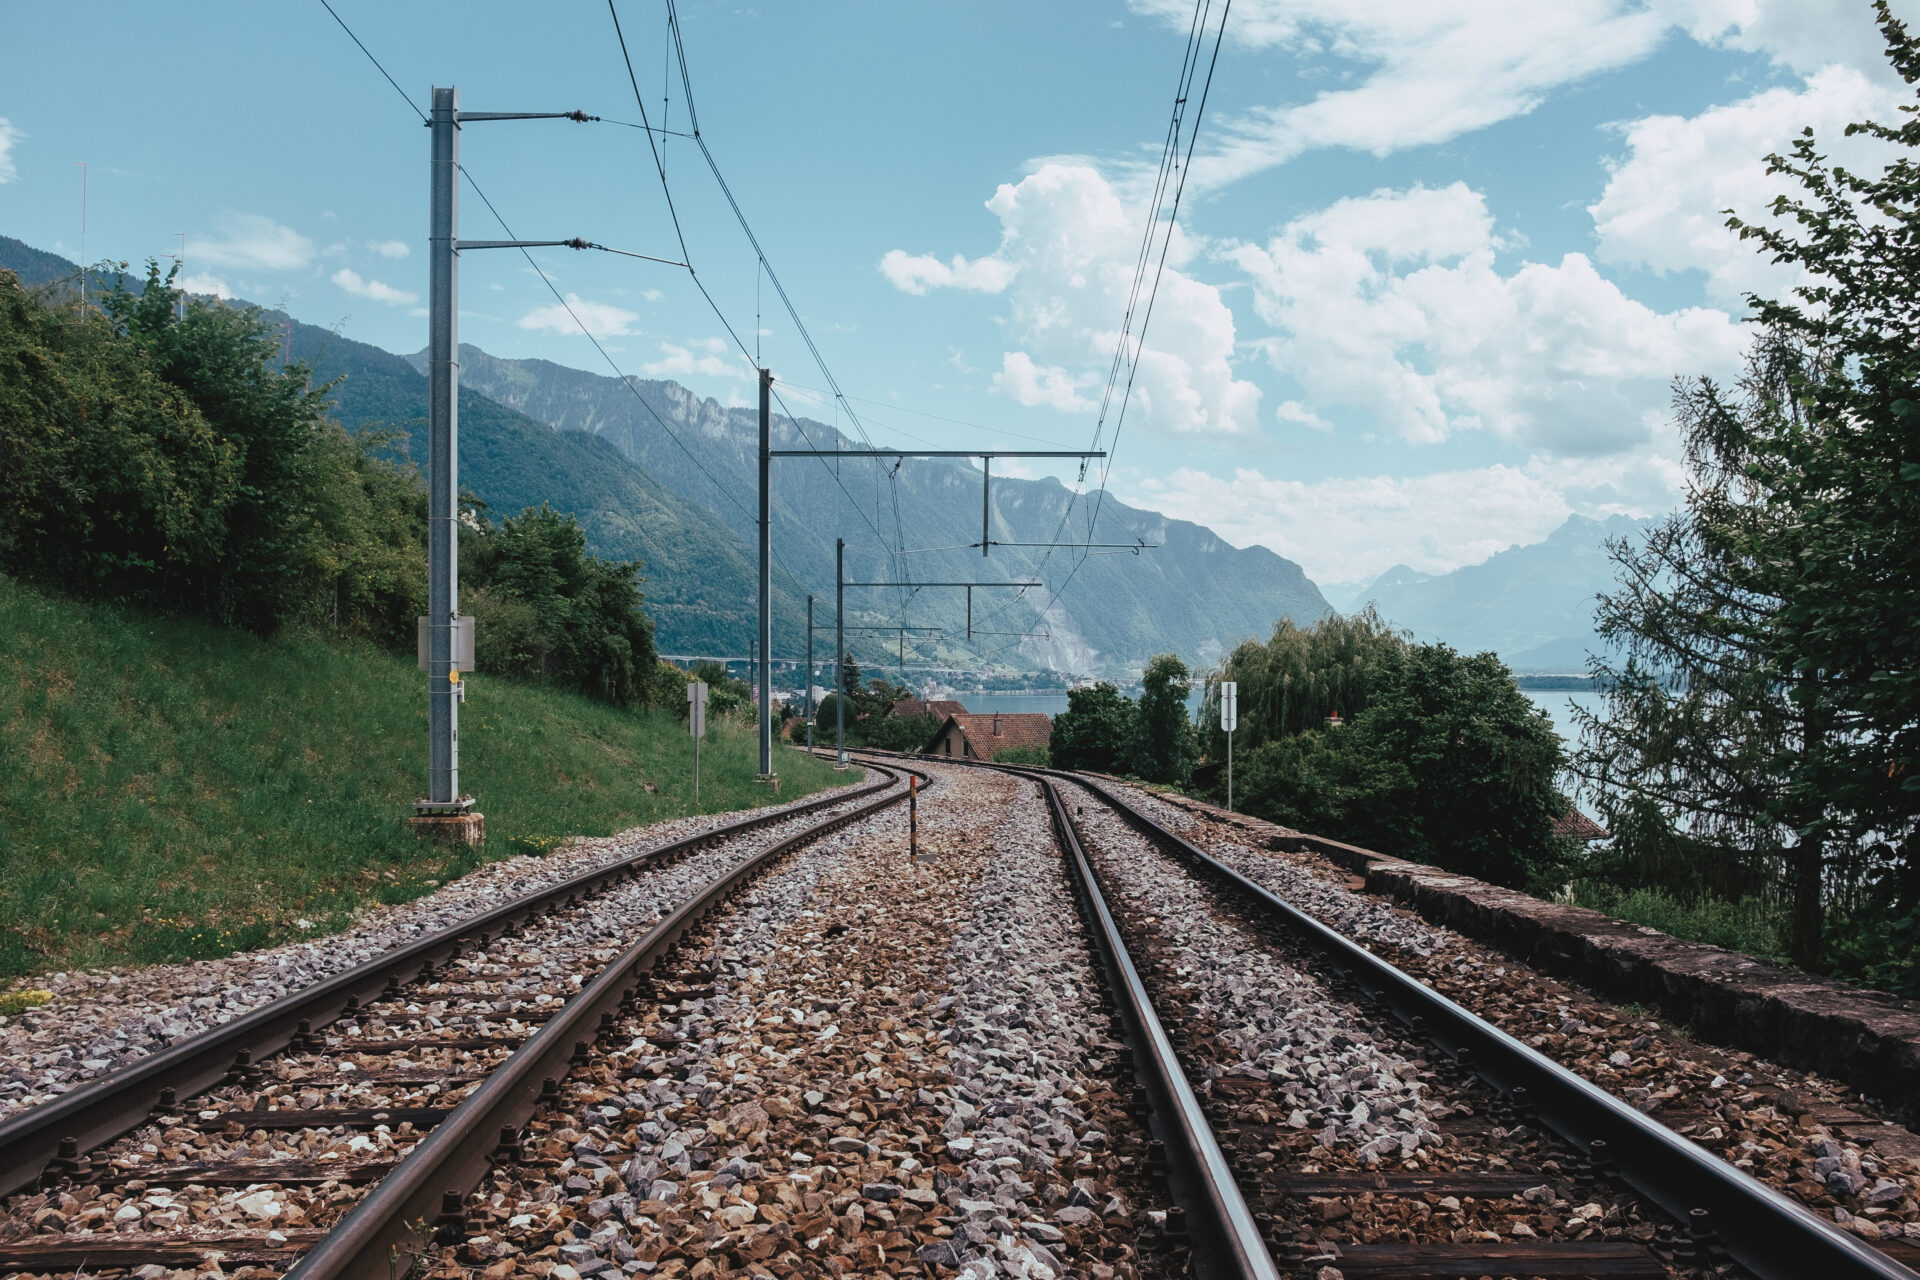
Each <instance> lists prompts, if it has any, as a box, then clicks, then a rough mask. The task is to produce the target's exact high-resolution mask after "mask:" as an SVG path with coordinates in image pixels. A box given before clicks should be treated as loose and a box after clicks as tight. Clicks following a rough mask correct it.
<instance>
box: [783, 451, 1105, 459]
mask: <svg viewBox="0 0 1920 1280" xmlns="http://www.w3.org/2000/svg"><path fill="white" fill-rule="evenodd" d="M768 456H769V457H773V458H1104V457H1106V456H1107V451H1106V450H1105V449H770V450H768Z"/></svg>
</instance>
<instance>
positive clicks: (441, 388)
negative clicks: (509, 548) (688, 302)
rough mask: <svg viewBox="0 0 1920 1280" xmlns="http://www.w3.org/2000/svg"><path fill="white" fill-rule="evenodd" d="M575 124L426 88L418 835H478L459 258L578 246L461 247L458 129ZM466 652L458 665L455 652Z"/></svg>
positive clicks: (572, 114)
mask: <svg viewBox="0 0 1920 1280" xmlns="http://www.w3.org/2000/svg"><path fill="white" fill-rule="evenodd" d="M562 119H565V120H576V121H585V120H586V119H587V116H586V115H584V114H583V113H581V112H578V111H537V112H536V111H519V112H501V111H477V112H476V111H462V110H460V91H459V90H458V89H453V88H447V89H440V88H436V89H434V91H433V112H432V114H431V116H429V118H428V120H427V127H428V129H429V130H431V132H432V147H431V151H432V158H431V162H430V166H429V173H430V182H429V193H430V204H431V212H430V217H429V229H428V238H427V244H428V253H427V279H428V283H427V308H428V316H429V319H428V322H427V616H426V617H425V618H423V619H421V626H422V630H423V632H424V640H425V644H424V645H423V648H424V650H425V653H424V660H425V661H424V665H425V667H426V672H427V795H426V797H425V798H424V799H421V800H418V801H415V803H414V806H413V812H414V818H413V822H414V825H415V827H416V828H417V829H419V830H421V831H422V832H423V833H435V834H442V835H447V836H451V837H454V838H457V839H461V840H464V841H466V842H467V843H468V844H478V843H479V842H480V840H481V839H482V837H483V834H484V830H485V828H484V826H483V820H482V818H481V815H479V814H478V813H475V812H473V797H472V796H467V795H462V794H461V793H460V703H461V702H462V701H464V697H463V694H464V690H463V689H462V687H461V684H460V671H461V670H463V669H464V670H472V661H471V657H470V653H471V645H472V629H471V620H468V625H467V628H466V629H465V632H464V637H463V636H462V634H461V622H460V618H459V616H458V610H459V607H460V565H459V534H460V530H459V519H460V501H459V499H460V466H459V438H460V364H459V361H460V347H459V341H460V339H459V331H458V316H459V305H460V280H459V275H460V251H461V250H463V249H520V248H533V247H535V246H541V245H553V246H561V245H564V246H565V247H567V248H570V249H584V248H586V247H587V242H586V241H584V240H577V239H576V240H461V239H460V238H459V235H460V126H461V125H462V124H465V123H467V122H469V121H475V120H562ZM462 638H464V639H465V641H466V644H467V645H468V646H469V657H468V661H467V664H466V666H465V667H464V668H463V667H462V666H461V665H460V661H459V659H460V656H461V655H460V652H459V644H460V641H461V639H462Z"/></svg>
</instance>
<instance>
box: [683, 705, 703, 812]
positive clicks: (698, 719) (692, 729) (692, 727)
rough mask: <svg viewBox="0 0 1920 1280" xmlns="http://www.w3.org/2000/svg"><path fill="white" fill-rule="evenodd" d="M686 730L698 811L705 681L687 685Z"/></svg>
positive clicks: (694, 796)
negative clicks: (688, 737)
mask: <svg viewBox="0 0 1920 1280" xmlns="http://www.w3.org/2000/svg"><path fill="white" fill-rule="evenodd" d="M687 732H688V733H690V734H692V735H693V809H694V812H695V813H698V812H699V811H700V739H702V738H704V737H706V736H707V682H706V681H704V680H694V681H691V682H689V683H688V685H687Z"/></svg>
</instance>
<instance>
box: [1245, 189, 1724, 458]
mask: <svg viewBox="0 0 1920 1280" xmlns="http://www.w3.org/2000/svg"><path fill="white" fill-rule="evenodd" d="M1498 248H1499V243H1498V239H1497V237H1496V236H1495V234H1494V228H1493V220H1492V218H1491V216H1490V215H1489V214H1488V213H1487V210H1486V203H1485V200H1484V199H1483V198H1482V197H1481V195H1480V194H1479V193H1477V192H1474V191H1471V190H1469V189H1468V188H1467V187H1466V185H1465V184H1463V183H1454V184H1453V185H1451V186H1448V187H1444V188H1438V189H1434V188H1426V187H1414V188H1411V189H1408V190H1403V191H1377V192H1375V193H1373V194H1372V195H1370V196H1364V197H1357V198H1351V199H1346V200H1340V201H1337V202H1336V203H1334V204H1333V205H1331V206H1329V207H1328V208H1327V209H1325V210H1323V211H1321V212H1319V213H1315V214H1309V215H1306V216H1304V217H1301V218H1298V219H1295V220H1294V221H1292V222H1290V223H1288V224H1287V225H1286V226H1285V227H1284V228H1282V230H1281V231H1280V233H1279V234H1278V235H1276V236H1275V237H1273V238H1272V239H1271V240H1270V241H1269V242H1268V243H1267V244H1266V245H1239V246H1235V247H1232V248H1230V249H1228V250H1227V254H1228V256H1229V257H1230V258H1231V259H1232V260H1233V261H1235V262H1237V263H1238V264H1239V265H1240V266H1241V268H1242V269H1244V270H1245V271H1246V273H1247V275H1248V276H1249V277H1250V278H1251V280H1252V282H1253V285H1254V307H1255V310H1256V312H1257V313H1258V314H1259V315H1260V317H1261V318H1262V319H1263V320H1265V321H1267V322H1268V323H1269V324H1270V325H1272V326H1273V329H1274V331H1275V332H1274V334H1273V335H1272V336H1270V337H1267V338H1263V339H1261V345H1262V346H1263V347H1264V349H1265V350H1266V352H1267V354H1268V356H1269V358H1270V359H1271V360H1272V362H1273V364H1274V366H1275V368H1276V369H1278V370H1279V371H1280V372H1281V373H1283V374H1285V375H1287V376H1288V377H1290V378H1292V379H1293V380H1294V381H1295V382H1296V383H1298V384H1299V385H1300V387H1301V388H1302V389H1303V390H1304V391H1305V392H1306V393H1307V394H1306V397H1305V398H1306V400H1307V402H1308V403H1310V404H1311V405H1313V406H1314V408H1315V410H1316V411H1324V410H1325V409H1327V408H1329V407H1330V406H1334V405H1343V406H1347V407H1350V408H1356V409H1359V410H1362V411H1364V412H1366V413H1368V414H1370V415H1372V417H1373V418H1374V420H1375V421H1376V422H1377V423H1378V424H1379V426H1380V427H1381V428H1383V429H1384V430H1386V431H1387V432H1390V433H1392V434H1395V435H1399V436H1402V437H1404V438H1406V439H1408V440H1412V441H1416V442H1427V443H1431V442H1436V441H1440V440H1444V439H1447V438H1448V437H1449V436H1451V435H1453V434H1454V433H1456V432H1457V431H1460V430H1466V429H1475V430H1482V431H1487V432H1491V433H1492V434H1494V435H1495V436H1497V437H1499V438H1501V439H1503V440H1506V441H1509V442H1512V443H1517V444H1521V445H1524V446H1528V447H1531V448H1539V449H1543V450H1546V451H1548V452H1552V453H1559V454H1569V455H1581V456H1594V455H1603V454H1610V453H1618V452H1622V451H1625V450H1628V449H1631V448H1633V447H1634V446H1636V445H1638V444H1640V443H1643V442H1644V441H1646V440H1647V439H1649V438H1650V436H1651V434H1652V433H1653V431H1654V430H1655V429H1656V427H1657V425H1658V423H1659V422H1660V421H1661V420H1662V419H1663V417H1664V415H1665V411H1666V407H1667V403H1668V400H1669V384H1670V382H1671V380H1672V379H1673V377H1674V376H1675V375H1677V374H1691V373H1702V372H1711V373H1725V372H1728V371H1730V370H1732V369H1733V368H1734V366H1735V365H1736V363H1737V361H1738V358H1739V353H1740V351H1741V349H1742V347H1743V345H1744V341H1745V338H1744V334H1743V333H1742V331H1741V328H1740V326H1739V325H1738V324H1737V323H1735V321H1734V320H1733V318H1732V317H1730V316H1728V315H1727V314H1726V313H1725V312H1723V311H1718V310H1713V309H1709V308H1702V307H1689V308H1684V309H1682V310H1679V311H1674V312H1660V311H1655V310H1654V309H1652V308H1650V307H1647V306H1645V305H1643V304H1641V303H1639V302H1636V301H1634V300H1633V299H1631V298H1629V297H1627V296H1626V295H1625V294H1624V293H1622V292H1621V291H1620V289H1619V288H1618V287H1617V286H1616V285H1614V284H1613V283H1612V282H1610V281H1608V280H1606V279H1604V278H1603V277H1602V276H1601V275H1600V274H1599V272H1598V271H1596V270H1595V269H1594V266H1593V264H1592V262H1590V261H1589V260H1588V259H1587V257H1586V256H1585V255H1584V254H1579V253H1569V254H1567V255H1565V256H1564V257H1562V258H1561V260H1560V261H1559V262H1558V263H1557V264H1548V263H1524V264H1522V265H1521V266H1520V267H1519V268H1518V269H1517V270H1515V271H1514V272H1512V273H1511V274H1502V273H1501V271H1500V270H1499V269H1498V267H1497V266H1496V262H1495V258H1496V250H1497V249H1498Z"/></svg>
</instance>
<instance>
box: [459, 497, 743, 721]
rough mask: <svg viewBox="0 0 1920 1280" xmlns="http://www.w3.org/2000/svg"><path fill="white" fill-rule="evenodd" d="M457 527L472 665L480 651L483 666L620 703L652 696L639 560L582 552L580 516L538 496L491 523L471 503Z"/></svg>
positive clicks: (651, 651)
mask: <svg viewBox="0 0 1920 1280" xmlns="http://www.w3.org/2000/svg"><path fill="white" fill-rule="evenodd" d="M461 528H462V536H461V539H460V541H461V555H460V560H461V573H462V579H463V580H462V583H461V587H462V597H463V603H462V609H463V610H464V611H465V612H469V613H472V614H473V616H474V619H475V635H474V646H475V654H474V657H475V661H476V665H478V664H479V663H480V661H481V659H482V656H483V654H484V656H485V666H484V667H483V669H484V670H487V671H492V672H498V673H501V674H505V675H516V676H521V677H524V678H529V679H537V680H541V681H544V682H546V683H548V684H554V685H558V686H560V687H562V688H567V689H575V690H578V691H580V692H581V693H586V694H591V695H592V696H594V697H597V698H601V699H603V700H605V701H607V702H612V703H616V704H619V705H623V706H632V705H638V704H641V703H644V702H646V701H647V700H648V699H649V698H650V697H651V696H652V695H653V694H654V682H653V678H652V677H653V670H654V668H655V666H656V665H657V664H658V659H657V658H656V657H655V655H654V648H653V623H652V622H651V621H650V620H649V619H648V618H647V615H646V614H645V613H643V612H641V609H640V588H639V586H638V585H637V584H636V582H635V577H636V575H637V574H638V572H639V565H637V564H634V563H629V562H622V561H615V560H602V559H599V558H598V557H597V556H591V555H588V554H587V536H586V534H585V533H583V532H582V531H581V529H580V525H579V522H578V521H576V520H575V519H574V518H573V516H572V515H561V514H560V513H558V512H556V511H554V510H553V509H552V508H551V507H549V506H547V505H546V504H545V503H542V504H541V505H540V506H539V507H538V508H534V507H529V508H527V510H526V511H524V512H522V513H521V514H520V515H518V516H508V517H507V518H506V520H505V521H503V522H502V523H501V524H499V525H498V526H495V525H494V524H493V523H492V522H491V521H489V520H488V519H487V518H486V516H485V514H484V513H479V512H473V511H469V512H468V513H467V514H466V517H465V519H464V520H463V521H462V526H461ZM469 584H471V585H469ZM469 591H470V592H471V594H469ZM492 631H498V633H499V634H498V635H495V636H490V635H489V633H490V632H492ZM709 696H711V695H709ZM709 707H710V708H711V703H709Z"/></svg>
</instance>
